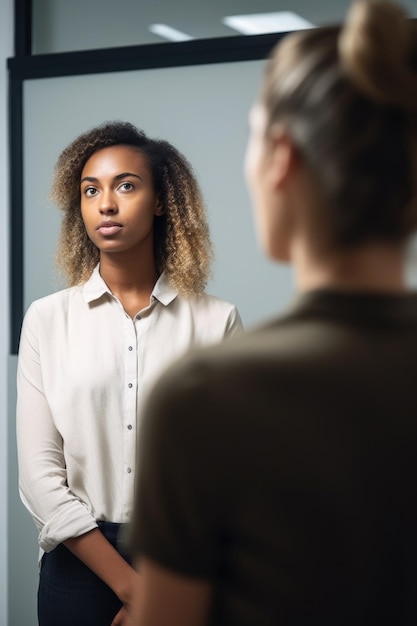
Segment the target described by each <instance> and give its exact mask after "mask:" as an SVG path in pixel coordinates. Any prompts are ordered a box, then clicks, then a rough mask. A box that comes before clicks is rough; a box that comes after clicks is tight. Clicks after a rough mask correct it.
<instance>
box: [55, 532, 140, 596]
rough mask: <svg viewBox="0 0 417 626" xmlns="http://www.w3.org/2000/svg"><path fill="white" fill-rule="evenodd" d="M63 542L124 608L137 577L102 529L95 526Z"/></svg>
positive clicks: (136, 583)
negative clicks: (107, 587)
mask: <svg viewBox="0 0 417 626" xmlns="http://www.w3.org/2000/svg"><path fill="white" fill-rule="evenodd" d="M64 545H65V546H66V547H67V548H68V549H69V550H71V552H72V553H73V554H74V555H75V556H76V557H77V558H79V559H80V561H82V562H83V563H85V565H87V567H89V568H90V569H91V570H92V571H93V572H94V573H95V574H97V576H98V577H99V578H101V580H103V581H104V582H105V583H106V585H108V586H109V587H110V588H111V589H112V590H113V591H114V593H115V594H116V595H117V597H118V598H119V599H120V600H121V601H122V602H123V604H124V605H126V606H127V607H128V606H129V605H130V604H131V601H132V597H133V595H134V593H136V592H137V589H138V587H139V581H140V576H139V574H138V573H137V572H136V571H135V570H134V568H133V567H131V566H130V565H129V564H128V563H127V562H126V561H125V560H124V558H123V557H122V556H121V555H120V554H119V553H118V552H117V550H116V549H115V548H114V547H113V546H112V545H111V543H110V542H109V541H107V539H106V538H105V537H104V535H103V534H102V532H101V531H100V530H99V529H98V528H95V529H94V530H91V531H90V532H88V533H85V534H84V535H81V536H80V537H71V538H70V539H67V540H66V541H64Z"/></svg>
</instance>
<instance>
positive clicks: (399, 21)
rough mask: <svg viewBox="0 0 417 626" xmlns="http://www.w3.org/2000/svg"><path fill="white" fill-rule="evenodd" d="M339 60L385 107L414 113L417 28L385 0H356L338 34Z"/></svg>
mask: <svg viewBox="0 0 417 626" xmlns="http://www.w3.org/2000/svg"><path fill="white" fill-rule="evenodd" d="M339 55H340V60H341V63H342V65H343V67H344V68H345V71H346V73H347V74H348V75H349V77H350V79H351V81H352V82H353V83H354V84H355V85H356V86H357V87H358V89H360V90H361V91H362V92H363V93H364V94H366V95H367V96H368V97H369V98H371V99H373V100H374V101H376V102H379V103H381V104H382V105H386V106H394V107H399V108H403V109H406V110H411V111H414V112H417V67H416V66H417V60H416V57H417V29H416V28H415V26H414V24H413V22H411V20H409V19H407V15H406V13H405V12H404V10H403V9H402V8H401V7H399V6H398V5H396V4H393V3H392V2H389V1H388V0H359V1H357V2H354V3H353V5H352V6H351V8H350V10H349V12H348V15H347V18H346V21H345V25H344V27H343V28H342V30H341V33H340V36H339Z"/></svg>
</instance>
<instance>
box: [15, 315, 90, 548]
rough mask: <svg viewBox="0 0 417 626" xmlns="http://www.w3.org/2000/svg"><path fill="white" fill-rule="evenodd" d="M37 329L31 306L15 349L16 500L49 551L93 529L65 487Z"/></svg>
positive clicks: (59, 439)
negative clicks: (31, 519) (19, 497)
mask: <svg viewBox="0 0 417 626" xmlns="http://www.w3.org/2000/svg"><path fill="white" fill-rule="evenodd" d="M39 326H40V324H39V320H38V313H37V308H36V306H34V305H32V306H31V307H30V309H29V311H28V312H27V314H26V316H25V320H24V323H23V327H22V334H21V340H20V347H19V359H18V368H17V411H16V430H17V432H16V434H17V450H18V461H19V489H20V495H21V498H22V501H23V503H24V504H25V506H26V508H27V509H28V510H29V512H30V514H31V515H32V518H33V520H34V522H35V524H36V527H37V529H38V531H39V545H40V546H41V548H42V549H43V550H45V552H50V551H51V550H53V549H54V548H55V547H56V546H57V545H58V544H59V543H62V542H63V541H64V540H65V539H66V538H67V537H71V536H76V535H80V534H83V533H86V532H88V531H90V530H92V529H93V528H95V527H97V524H96V521H95V519H94V517H93V516H92V515H91V514H90V513H89V511H88V510H87V508H86V507H85V506H84V505H83V504H82V502H80V500H79V499H78V498H76V497H75V495H74V494H73V493H72V492H71V490H70V489H69V488H68V483H67V469H66V463H65V458H64V451H63V441H62V437H61V434H60V433H59V432H58V430H57V428H56V426H55V422H54V419H53V416H52V413H51V409H50V406H49V402H48V398H47V397H46V395H45V391H44V372H43V369H42V349H41V346H40V345H39V344H40V341H39V335H40V331H39ZM44 349H45V347H44Z"/></svg>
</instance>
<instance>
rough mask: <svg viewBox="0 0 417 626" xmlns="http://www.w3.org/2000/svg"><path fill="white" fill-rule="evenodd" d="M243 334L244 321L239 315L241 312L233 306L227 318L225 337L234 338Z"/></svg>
mask: <svg viewBox="0 0 417 626" xmlns="http://www.w3.org/2000/svg"><path fill="white" fill-rule="evenodd" d="M242 332H243V323H242V319H241V317H240V315H239V311H238V310H237V308H236V307H235V306H233V307H232V310H231V311H230V314H229V316H228V318H227V322H226V328H225V334H224V336H225V338H226V337H233V336H234V335H239V334H240V333H242Z"/></svg>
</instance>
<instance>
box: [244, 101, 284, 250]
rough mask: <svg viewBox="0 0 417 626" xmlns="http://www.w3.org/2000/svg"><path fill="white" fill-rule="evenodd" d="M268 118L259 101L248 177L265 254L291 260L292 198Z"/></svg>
mask: <svg viewBox="0 0 417 626" xmlns="http://www.w3.org/2000/svg"><path fill="white" fill-rule="evenodd" d="M266 119H267V118H266V112H265V110H264V109H263V107H262V106H261V105H260V104H255V105H254V107H253V108H252V110H251V112H250V115H249V129H250V133H249V141H248V145H247V149H246V155H245V177H246V182H247V185H248V188H249V192H250V195H251V199H252V206H253V209H254V214H255V224H256V229H257V233H258V238H259V240H260V243H261V245H262V247H263V249H264V251H265V253H266V254H267V255H268V256H270V257H271V258H273V259H275V260H278V261H288V259H289V237H290V234H291V222H290V212H289V209H288V206H287V205H288V200H287V198H286V195H285V192H284V191H283V189H282V186H281V185H280V184H279V180H280V178H279V177H280V168H281V167H282V165H281V162H282V159H281V157H280V150H281V146H280V145H279V144H278V142H274V141H273V139H270V138H268V136H267V133H266ZM280 159H281V160H280Z"/></svg>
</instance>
